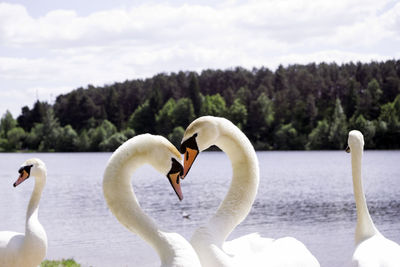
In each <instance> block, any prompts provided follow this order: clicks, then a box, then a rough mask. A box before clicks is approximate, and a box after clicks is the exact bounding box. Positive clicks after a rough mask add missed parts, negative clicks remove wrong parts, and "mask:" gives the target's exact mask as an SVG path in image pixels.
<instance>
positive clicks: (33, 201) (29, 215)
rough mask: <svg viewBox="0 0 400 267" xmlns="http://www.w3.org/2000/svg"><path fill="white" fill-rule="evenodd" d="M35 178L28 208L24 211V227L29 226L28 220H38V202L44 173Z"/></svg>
mask: <svg viewBox="0 0 400 267" xmlns="http://www.w3.org/2000/svg"><path fill="white" fill-rule="evenodd" d="M36 176H40V177H37V178H36V179H35V186H34V188H33V191H32V195H31V198H30V200H29V204H28V209H27V211H26V227H29V225H30V222H35V221H37V222H39V220H38V211H39V202H40V198H41V196H42V192H43V188H44V186H45V183H46V182H45V181H46V175H45V174H38V175H36Z"/></svg>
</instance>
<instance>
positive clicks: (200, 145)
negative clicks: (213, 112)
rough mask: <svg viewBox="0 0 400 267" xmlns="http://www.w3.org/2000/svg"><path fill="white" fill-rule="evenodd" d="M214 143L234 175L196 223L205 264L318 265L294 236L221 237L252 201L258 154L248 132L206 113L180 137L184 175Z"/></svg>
mask: <svg viewBox="0 0 400 267" xmlns="http://www.w3.org/2000/svg"><path fill="white" fill-rule="evenodd" d="M211 145H216V146H218V147H219V148H220V149H222V150H223V151H224V152H225V153H226V154H227V155H228V157H229V159H230V161H231V163H232V168H233V177H232V182H231V185H230V188H229V191H228V193H227V195H226V197H225V199H224V200H223V202H222V203H221V205H220V206H219V208H218V210H217V212H216V214H215V215H214V216H213V217H212V218H211V219H210V220H209V222H208V223H207V224H206V225H204V226H202V227H199V228H198V229H197V230H196V231H195V233H194V234H193V237H192V239H191V244H192V245H193V248H194V249H195V250H196V252H197V254H198V255H199V258H200V261H201V263H202V265H203V266H207V267H213V266H218V267H220V266H246V267H248V266H252V267H253V266H287V267H289V266H296V267H301V266H307V267H313V266H319V263H318V261H317V260H316V258H315V257H314V256H313V255H312V254H311V253H310V252H309V251H308V249H307V248H306V247H305V246H304V245H303V244H302V243H301V242H300V241H298V240H296V239H294V238H291V237H285V238H280V239H276V240H273V239H268V238H261V237H259V236H258V234H250V235H246V236H244V237H241V238H238V239H235V240H233V241H229V242H225V239H226V238H227V237H228V235H229V234H230V233H231V232H232V231H233V229H234V228H235V227H236V226H237V225H238V224H239V223H240V222H242V221H243V220H244V219H245V218H246V216H247V214H248V213H249V211H250V209H251V206H252V205H253V202H254V199H255V196H256V193H257V188H258V183H259V169H258V159H257V156H256V153H255V151H254V148H253V146H252V145H251V143H250V141H249V140H248V139H247V137H246V136H245V135H244V134H243V133H242V132H241V131H240V130H239V129H238V128H237V127H236V126H235V125H233V124H232V123H231V122H230V121H229V120H227V119H223V118H217V117H211V116H205V117H201V118H198V119H196V120H195V121H193V122H192V123H191V124H190V125H189V126H188V128H187V129H186V131H185V134H184V137H183V139H182V145H181V149H180V150H181V153H182V154H185V155H184V175H183V176H186V174H187V173H188V171H189V170H190V167H191V166H192V164H193V162H194V160H195V158H196V157H197V155H198V153H199V152H201V151H203V150H205V149H207V148H208V147H210V146H211Z"/></svg>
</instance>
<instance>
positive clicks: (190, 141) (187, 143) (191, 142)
mask: <svg viewBox="0 0 400 267" xmlns="http://www.w3.org/2000/svg"><path fill="white" fill-rule="evenodd" d="M196 137H197V133H195V134H194V135H193V136H192V137H190V138H189V139H187V140H186V141H185V142H183V143H182V144H181V147H180V151H181V154H184V153H185V152H186V148H191V149H194V150H199V148H198V146H197V142H196ZM186 157H188V154H186Z"/></svg>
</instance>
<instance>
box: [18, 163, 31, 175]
mask: <svg viewBox="0 0 400 267" xmlns="http://www.w3.org/2000/svg"><path fill="white" fill-rule="evenodd" d="M32 167H33V165H26V166H23V167H21V168H19V170H18V173H19V174H21V173H22V172H23V171H26V172H27V173H28V175H29V174H30V173H31V168H32Z"/></svg>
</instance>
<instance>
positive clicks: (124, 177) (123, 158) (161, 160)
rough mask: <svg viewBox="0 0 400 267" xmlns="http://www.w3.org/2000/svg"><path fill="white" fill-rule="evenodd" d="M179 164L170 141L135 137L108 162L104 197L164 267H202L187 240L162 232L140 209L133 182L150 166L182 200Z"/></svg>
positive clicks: (121, 221)
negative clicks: (140, 169) (139, 171)
mask: <svg viewBox="0 0 400 267" xmlns="http://www.w3.org/2000/svg"><path fill="white" fill-rule="evenodd" d="M180 160H181V155H180V154H179V151H178V150H177V149H176V148H175V147H174V146H173V145H172V144H171V143H170V142H169V141H168V140H167V139H165V138H163V137H161V136H154V135H150V134H143V135H138V136H135V137H133V138H131V139H129V140H128V141H126V142H125V143H124V144H122V145H121V146H120V147H119V148H118V149H117V150H116V151H115V152H114V153H113V154H112V156H111V158H110V160H109V161H108V164H107V167H106V169H105V171H104V177H103V193H104V197H105V200H106V202H107V205H108V207H109V208H110V210H111V212H112V213H113V214H114V215H115V217H116V218H117V219H118V221H119V222H120V223H121V224H122V225H124V226H125V227H126V228H128V229H129V230H130V231H132V232H134V233H136V234H137V235H139V236H140V237H141V238H142V239H144V240H145V241H146V242H148V243H149V244H150V245H151V246H152V247H153V248H154V249H155V250H156V252H157V253H158V255H159V257H160V259H161V266H166V267H167V266H174V267H184V266H185V267H200V261H199V259H198V257H197V254H196V252H195V251H194V250H193V248H192V246H191V245H190V244H189V242H188V241H186V239H185V238H183V237H182V236H181V235H179V234H176V233H168V232H164V231H162V230H160V229H159V228H158V227H157V225H156V224H155V222H154V221H153V220H152V219H151V218H150V217H149V216H148V215H147V214H146V213H145V212H144V211H143V210H142V209H141V208H140V205H139V203H138V201H137V199H136V196H135V193H134V191H133V188H132V185H131V181H130V180H131V175H132V173H133V172H134V171H135V169H137V168H138V167H140V166H141V165H143V164H146V163H147V164H150V165H152V166H153V167H154V168H155V169H156V170H157V171H159V172H160V173H163V174H165V175H167V177H168V179H169V181H170V183H171V185H172V186H173V188H174V190H175V192H176V194H177V195H178V197H179V199H182V192H181V189H180V185H179V176H180V173H181V171H182V166H181V165H180V163H179V161H180Z"/></svg>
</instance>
